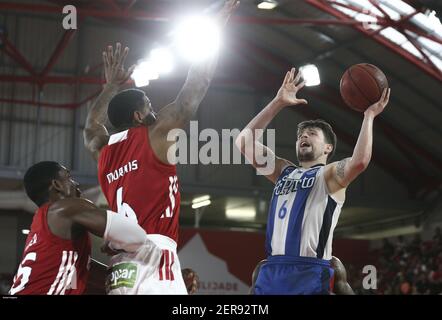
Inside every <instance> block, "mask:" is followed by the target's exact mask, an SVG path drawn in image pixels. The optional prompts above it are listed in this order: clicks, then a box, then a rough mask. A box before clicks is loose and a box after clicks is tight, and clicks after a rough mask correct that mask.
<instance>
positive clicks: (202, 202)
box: [192, 194, 212, 209]
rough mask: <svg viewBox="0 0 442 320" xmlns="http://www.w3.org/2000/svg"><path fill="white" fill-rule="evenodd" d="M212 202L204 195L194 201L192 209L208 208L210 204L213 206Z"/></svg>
mask: <svg viewBox="0 0 442 320" xmlns="http://www.w3.org/2000/svg"><path fill="white" fill-rule="evenodd" d="M211 203H212V202H211V201H210V196H209V195H208V194H207V195H204V196H201V197H197V198H195V199H193V200H192V209H198V208H201V207H206V206H208V205H209V204H211Z"/></svg>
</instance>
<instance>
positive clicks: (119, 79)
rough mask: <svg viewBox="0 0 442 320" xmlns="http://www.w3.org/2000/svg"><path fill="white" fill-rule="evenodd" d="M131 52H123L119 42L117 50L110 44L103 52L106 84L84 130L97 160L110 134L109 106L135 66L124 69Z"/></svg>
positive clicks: (89, 114)
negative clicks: (106, 124) (125, 61)
mask: <svg viewBox="0 0 442 320" xmlns="http://www.w3.org/2000/svg"><path fill="white" fill-rule="evenodd" d="M128 53H129V48H127V47H126V48H125V49H124V50H123V52H121V44H120V43H117V45H116V48H115V52H114V51H113V48H112V46H108V48H107V50H106V51H104V52H103V65H104V76H105V78H106V84H105V85H104V86H103V90H102V92H101V93H100V95H99V96H98V97H97V99H96V100H95V102H94V103H93V104H92V107H91V108H90V110H89V113H88V115H87V118H86V124H85V128H84V130H83V137H84V144H85V147H86V149H88V150H89V151H90V152H91V153H92V155H93V157H94V158H95V159H96V160H97V159H98V155H99V152H100V150H101V148H102V147H103V146H104V145H105V144H107V141H108V138H109V134H108V132H107V129H106V127H105V123H106V121H107V107H108V105H109V102H110V101H111V99H112V97H113V96H114V95H115V94H117V92H118V90H119V89H120V87H121V85H122V84H124V83H125V82H126V81H127V79H129V77H130V75H131V74H132V72H133V69H134V67H135V66H132V67H130V68H129V69H128V70H125V69H124V60H125V59H126V56H127V54H128Z"/></svg>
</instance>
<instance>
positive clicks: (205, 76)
mask: <svg viewBox="0 0 442 320" xmlns="http://www.w3.org/2000/svg"><path fill="white" fill-rule="evenodd" d="M238 5H239V1H237V0H228V1H226V2H225V5H224V7H223V9H222V10H221V11H220V13H219V14H218V15H217V17H216V18H217V20H218V22H219V24H220V25H221V26H224V25H225V24H226V23H227V21H228V20H229V18H230V16H231V15H232V13H233V12H234V11H235V9H236V8H237V7H238ZM218 55H219V52H216V53H213V55H212V56H211V57H210V58H208V59H207V60H206V61H204V62H202V63H195V64H194V65H192V67H191V68H190V70H189V73H188V75H187V79H186V81H185V83H184V85H183V87H182V89H181V91H180V92H179V94H178V96H177V97H176V99H175V101H173V102H172V103H171V104H169V105H167V106H166V107H164V108H162V109H161V110H160V111H159V112H158V121H157V123H156V125H155V127H156V128H155V129H158V130H159V131H163V132H167V131H169V130H171V129H175V128H183V127H185V126H186V125H187V124H188V122H189V121H190V119H192V117H193V116H194V115H195V113H196V111H197V110H198V107H199V105H200V103H201V101H202V100H203V98H204V96H205V95H206V92H207V90H208V88H209V85H210V82H211V81H212V78H213V76H214V73H215V69H216V66H217V62H218ZM162 135H163V136H164V134H162Z"/></svg>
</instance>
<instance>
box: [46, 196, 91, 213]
mask: <svg viewBox="0 0 442 320" xmlns="http://www.w3.org/2000/svg"><path fill="white" fill-rule="evenodd" d="M94 208H96V206H95V205H94V203H93V202H92V201H90V200H88V199H84V198H65V199H60V200H57V201H55V202H53V203H52V204H51V205H50V206H49V209H48V210H49V212H50V213H51V214H57V215H60V216H70V215H74V214H76V213H79V212H80V211H79V210H82V209H83V210H85V209H94Z"/></svg>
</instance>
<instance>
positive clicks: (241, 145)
mask: <svg viewBox="0 0 442 320" xmlns="http://www.w3.org/2000/svg"><path fill="white" fill-rule="evenodd" d="M235 146H236V147H237V148H238V149H239V151H241V153H244V151H245V137H244V136H243V135H242V134H239V135H238V137H236V139H235Z"/></svg>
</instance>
